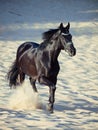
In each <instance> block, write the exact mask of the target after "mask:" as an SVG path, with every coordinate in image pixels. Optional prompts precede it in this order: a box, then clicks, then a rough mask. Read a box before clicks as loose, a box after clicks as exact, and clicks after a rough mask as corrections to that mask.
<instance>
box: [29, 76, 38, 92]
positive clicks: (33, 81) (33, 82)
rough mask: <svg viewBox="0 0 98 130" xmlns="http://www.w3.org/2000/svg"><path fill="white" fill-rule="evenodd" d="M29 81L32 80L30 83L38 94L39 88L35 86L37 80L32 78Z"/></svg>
mask: <svg viewBox="0 0 98 130" xmlns="http://www.w3.org/2000/svg"><path fill="white" fill-rule="evenodd" d="M29 79H30V83H31V85H32V88H33V91H34V92H38V91H37V88H36V85H35V82H36V80H34V79H32V78H31V77H30V78H29Z"/></svg>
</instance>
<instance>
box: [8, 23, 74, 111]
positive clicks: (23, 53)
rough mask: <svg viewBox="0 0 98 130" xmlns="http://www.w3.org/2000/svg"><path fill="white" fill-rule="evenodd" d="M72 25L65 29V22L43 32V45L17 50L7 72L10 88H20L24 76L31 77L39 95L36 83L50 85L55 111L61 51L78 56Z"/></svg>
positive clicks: (32, 44) (26, 43)
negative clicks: (71, 31)
mask: <svg viewBox="0 0 98 130" xmlns="http://www.w3.org/2000/svg"><path fill="white" fill-rule="evenodd" d="M69 28H70V23H68V25H67V26H66V27H64V26H63V23H61V24H60V26H59V27H58V28H57V29H51V30H49V31H47V32H44V33H43V42H42V43H41V44H37V43H34V42H25V43H23V44H22V45H20V46H19V48H18V50H17V55H16V60H15V62H14V63H13V65H12V67H11V69H10V71H9V72H8V80H9V84H10V86H11V87H12V86H17V85H20V84H22V83H23V81H24V79H25V75H28V76H29V77H30V83H31V85H32V88H33V90H34V92H37V88H36V85H35V83H36V80H38V81H39V83H40V84H44V85H47V86H49V93H50V96H49V104H48V109H49V111H50V112H51V113H52V112H53V104H54V100H55V99H54V97H55V90H56V83H57V75H58V73H59V70H60V67H59V62H58V56H59V54H60V52H61V50H65V51H66V52H68V54H69V55H70V56H74V55H75V54H76V49H75V47H74V45H73V42H72V35H71V34H70V33H69Z"/></svg>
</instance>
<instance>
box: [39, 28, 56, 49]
mask: <svg viewBox="0 0 98 130" xmlns="http://www.w3.org/2000/svg"><path fill="white" fill-rule="evenodd" d="M58 30H59V29H50V30H48V31H46V32H44V33H43V34H42V39H43V42H42V43H41V44H40V46H39V49H43V48H45V47H46V46H47V45H48V44H51V39H52V36H53V35H54V34H55V33H56V32H57V31H58Z"/></svg>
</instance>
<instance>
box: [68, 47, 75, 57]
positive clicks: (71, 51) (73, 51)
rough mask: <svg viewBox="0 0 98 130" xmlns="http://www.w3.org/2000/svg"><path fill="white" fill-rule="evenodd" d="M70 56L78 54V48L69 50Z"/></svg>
mask: <svg viewBox="0 0 98 130" xmlns="http://www.w3.org/2000/svg"><path fill="white" fill-rule="evenodd" d="M68 54H69V56H71V57H73V56H75V55H76V49H74V50H70V51H68Z"/></svg>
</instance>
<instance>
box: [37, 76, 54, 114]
mask: <svg viewBox="0 0 98 130" xmlns="http://www.w3.org/2000/svg"><path fill="white" fill-rule="evenodd" d="M39 83H40V84H44V85H47V86H49V94H50V95H49V104H48V110H49V111H50V113H53V106H54V101H55V90H56V86H55V85H54V84H53V83H52V82H51V81H49V80H48V79H47V78H46V77H44V76H42V77H40V78H39Z"/></svg>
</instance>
